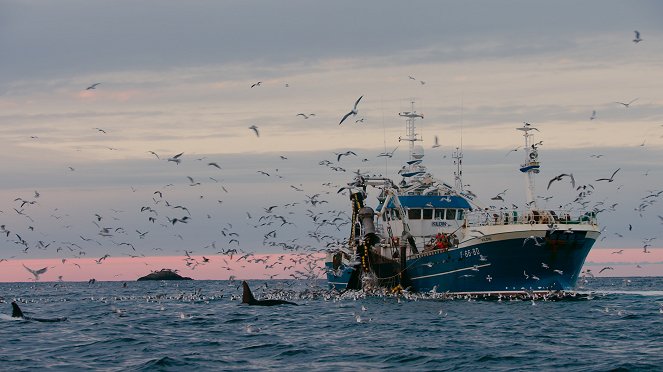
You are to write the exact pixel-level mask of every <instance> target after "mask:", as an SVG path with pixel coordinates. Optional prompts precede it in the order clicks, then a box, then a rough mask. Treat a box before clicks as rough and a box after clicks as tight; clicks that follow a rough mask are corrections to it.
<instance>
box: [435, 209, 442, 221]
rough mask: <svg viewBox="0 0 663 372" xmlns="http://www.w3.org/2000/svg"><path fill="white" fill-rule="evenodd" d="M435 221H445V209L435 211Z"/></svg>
mask: <svg viewBox="0 0 663 372" xmlns="http://www.w3.org/2000/svg"><path fill="white" fill-rule="evenodd" d="M435 219H436V220H443V219H444V209H436V210H435Z"/></svg>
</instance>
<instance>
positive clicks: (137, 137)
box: [0, 0, 663, 280]
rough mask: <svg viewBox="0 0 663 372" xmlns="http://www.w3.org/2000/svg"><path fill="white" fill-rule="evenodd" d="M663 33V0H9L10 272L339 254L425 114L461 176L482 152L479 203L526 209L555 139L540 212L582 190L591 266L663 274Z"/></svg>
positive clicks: (475, 183) (429, 159)
mask: <svg viewBox="0 0 663 372" xmlns="http://www.w3.org/2000/svg"><path fill="white" fill-rule="evenodd" d="M662 16H663V4H661V3H660V2H657V1H634V2H622V1H585V2H581V3H577V2H571V1H559V2H543V1H534V2H532V1H505V2H499V3H495V2H491V1H474V2H461V3H459V2H449V1H414V2H407V3H403V2H397V1H362V2H359V3H357V2H350V1H335V2H320V1H282V2H271V1H224V2H217V1H186V2H183V1H149V0H148V1H141V2H135V1H113V2H107V1H82V0H81V1H73V0H72V1H67V0H63V1H58V2H45V1H36V0H35V1H32V0H22V1H6V0H0V50H2V58H0V60H1V62H0V64H1V68H0V138H2V143H3V146H2V147H1V149H0V151H2V156H0V166H1V167H2V169H3V175H2V177H1V178H0V225H4V228H3V229H0V230H2V231H9V233H8V234H7V235H6V237H2V238H0V248H1V249H0V259H6V260H8V261H1V262H0V268H2V267H3V265H9V264H10V263H12V265H14V266H12V267H22V264H23V263H26V265H27V266H29V267H33V268H36V267H38V266H39V265H40V264H41V262H40V261H30V260H52V261H49V262H53V264H54V265H55V264H57V262H59V261H60V262H61V259H63V258H65V259H68V260H70V262H73V260H83V259H87V260H93V259H95V258H97V259H98V258H99V257H102V256H104V255H106V254H109V255H110V258H108V259H107V260H106V261H104V263H103V264H100V265H97V264H96V263H94V266H93V267H94V268H95V269H91V270H93V272H94V270H97V271H98V270H99V267H100V266H103V265H106V264H108V265H109V266H111V265H110V263H111V262H114V261H115V260H117V261H116V262H123V261H121V259H130V258H131V256H139V257H140V259H148V258H149V257H153V256H158V257H172V260H173V261H172V264H173V265H176V264H179V263H181V258H182V257H184V256H185V255H186V254H187V252H188V253H189V254H192V255H196V256H201V255H206V256H213V255H223V254H224V252H226V253H227V252H228V250H234V249H236V250H238V251H239V253H240V254H241V253H242V252H241V251H244V252H255V253H257V254H268V253H271V254H281V253H286V254H295V253H302V252H306V253H308V252H314V251H315V252H321V251H324V249H325V248H327V247H328V245H332V246H333V245H334V244H338V243H339V242H340V241H342V240H343V239H345V238H346V236H347V233H348V232H347V225H343V222H342V220H337V221H338V222H335V223H334V224H324V225H323V226H317V225H316V222H315V221H313V220H312V216H316V221H321V220H324V219H327V220H328V221H332V220H334V219H335V218H336V217H339V216H340V217H342V218H343V217H345V218H346V219H347V211H348V210H349V205H348V200H347V196H345V195H343V194H337V193H336V191H337V190H338V188H339V187H340V186H341V185H344V184H345V183H347V182H349V181H351V179H352V177H353V173H352V172H353V171H356V170H357V169H361V170H362V171H365V172H368V173H370V174H382V175H387V176H392V177H393V176H395V172H396V171H397V170H398V169H399V168H400V166H401V164H403V162H404V161H405V160H406V159H407V150H406V146H405V144H404V143H399V142H398V137H399V136H403V135H405V131H404V122H403V120H401V118H399V117H398V115H397V114H398V112H401V111H405V110H409V108H410V102H411V101H413V100H414V101H416V109H417V111H418V112H420V113H423V114H424V116H425V119H424V120H421V121H419V127H418V132H419V133H420V134H421V135H422V137H423V139H424V142H423V146H424V148H425V151H426V158H425V162H426V164H427V166H428V168H429V170H430V171H431V172H432V173H433V174H435V175H436V176H437V177H438V178H441V179H442V180H445V181H446V182H447V183H450V184H452V183H453V171H454V169H455V168H454V166H453V163H452V159H451V154H452V152H453V151H454V150H455V149H456V147H461V146H462V151H463V155H464V159H463V164H464V168H463V175H464V179H463V181H464V183H466V184H469V185H470V186H468V188H470V189H471V190H472V191H473V192H474V193H476V194H477V195H479V198H478V200H477V202H478V203H480V204H481V205H484V206H489V205H495V206H497V207H500V206H503V205H501V204H496V202H494V201H492V200H490V198H491V197H492V196H494V195H496V194H497V193H500V192H502V191H504V190H506V189H508V191H507V192H506V194H505V199H506V204H505V205H510V204H516V205H522V204H523V203H524V200H525V196H524V194H525V185H524V179H523V176H522V175H521V174H520V173H519V172H518V170H517V169H518V166H519V164H520V162H521V161H522V159H523V153H522V151H515V152H510V150H512V149H515V148H516V147H518V146H519V145H521V143H522V137H521V136H520V134H519V132H517V131H516V130H514V129H515V128H516V127H518V126H521V125H522V123H523V122H529V123H532V124H533V125H535V126H536V127H537V128H538V129H539V132H537V133H536V137H535V139H536V140H537V141H543V145H542V146H541V147H540V150H539V153H540V159H541V161H542V171H541V173H540V174H539V176H538V178H537V194H538V195H540V196H542V197H547V196H551V197H552V199H549V200H548V201H546V202H543V199H541V200H540V204H541V205H542V206H545V207H546V208H557V207H559V206H564V207H565V208H574V209H579V208H581V206H579V205H578V204H577V203H573V200H574V199H575V198H576V197H577V196H578V192H579V191H576V190H572V189H571V187H569V186H568V185H567V184H564V183H563V182H559V183H554V184H552V185H551V186H550V189H547V188H546V186H547V185H548V181H549V180H550V179H551V178H553V177H555V176H557V175H558V174H560V173H573V174H574V175H575V178H576V181H577V182H578V184H579V185H588V184H592V186H593V187H594V190H593V193H592V195H590V196H589V197H587V198H586V200H587V201H589V203H588V204H587V205H586V208H587V209H591V208H597V209H599V210H600V209H604V211H602V212H601V213H599V222H600V224H601V225H602V226H603V227H605V230H604V231H603V232H602V235H601V238H600V241H598V242H597V243H596V245H595V248H594V250H593V252H592V254H590V257H589V258H588V263H592V262H593V263H597V264H599V266H600V265H601V264H604V263H608V264H610V265H613V266H619V267H620V268H621V269H620V270H615V271H619V274H620V275H640V273H642V272H643V271H642V269H644V271H646V272H647V275H663V268H662V267H661V266H660V265H658V264H656V262H661V261H663V259H661V256H660V252H661V251H663V250H661V247H663V243H661V242H662V239H663V236H661V227H662V225H661V224H662V223H663V217H659V216H663V208H662V207H661V205H662V204H661V197H660V196H650V195H656V193H657V192H659V191H661V190H663V165H662V163H661V162H660V159H661V158H662V155H663V88H661V87H660V83H659V82H660V81H663V68H661V67H660V61H661V60H662V59H663V22H661V17H662ZM634 30H638V31H639V32H640V36H641V38H642V41H641V42H639V43H635V42H633V39H634V38H635V33H634ZM411 77H412V78H413V79H412V78H411ZM257 82H260V85H257V86H254V87H253V88H251V86H252V85H254V84H256V83H257ZM94 83H100V84H99V85H97V86H96V88H95V89H89V90H88V89H86V88H87V87H89V86H91V85H92V84H94ZM360 96H363V98H362V101H361V103H360V105H359V113H358V115H357V116H356V117H351V118H350V119H348V121H346V122H344V123H343V124H342V125H338V122H339V121H340V118H341V117H342V116H343V115H344V114H345V113H347V112H348V111H349V110H350V109H351V108H352V105H353V103H354V102H355V101H356V100H357V98H358V97H360ZM633 100H635V101H633ZM631 101H633V102H632V103H631V104H630V106H629V107H626V106H624V105H621V104H619V103H617V102H623V103H628V102H631ZM594 111H595V112H596V113H595V114H593V112H594ZM299 113H303V114H306V115H307V116H309V118H308V119H305V118H304V116H301V115H300V116H297V114H299ZM310 114H315V115H314V116H311V115H310ZM360 119H363V121H361V122H356V120H360ZM252 125H255V126H257V127H258V131H259V134H260V135H259V136H256V135H255V133H254V132H253V131H252V130H251V129H249V127H250V126H252ZM435 136H438V138H439V141H440V145H441V146H440V147H438V148H432V147H431V146H432V144H433V138H434V137H435ZM395 148H397V150H396V152H395V155H394V157H393V158H392V159H386V160H385V159H384V158H378V157H377V155H378V154H380V153H381V152H384V151H391V150H394V149H395ZM348 150H352V151H354V152H355V153H356V154H357V156H347V157H343V158H341V160H340V161H337V155H336V153H341V152H345V151H348ZM150 151H152V152H154V154H156V155H154V154H153V153H150ZM179 153H183V155H181V156H180V157H179V158H178V160H181V162H180V163H179V164H178V163H176V162H173V161H167V159H168V158H172V157H173V156H175V155H176V154H179ZM157 156H158V158H157ZM323 160H329V161H331V162H332V163H334V164H333V165H332V166H334V167H337V168H336V170H334V169H332V168H331V167H330V166H324V165H320V162H321V161H323ZM209 163H214V164H216V165H218V167H219V168H217V167H216V166H214V165H209ZM617 169H619V171H618V172H617V174H616V175H615V177H614V182H606V181H599V182H596V181H595V180H596V179H598V178H604V177H609V176H610V175H611V174H612V173H613V172H614V171H615V170H617ZM259 171H262V172H264V173H260V172H259ZM188 177H191V179H189V178H188ZM300 190H301V191H300ZM316 194H319V195H318V196H315V195H316ZM37 195H38V196H37ZM19 198H20V199H19ZM17 199H18V200H17ZM373 202H374V203H375V200H374V199H373ZM613 205H614V206H613ZM272 206H274V208H272V209H269V207H272ZM144 207H149V208H151V210H150V209H143V210H142V211H141V209H142V208H144ZM176 207H179V208H176ZM182 207H183V208H182ZM184 208H186V209H184ZM343 213H346V214H343ZM275 216H280V217H281V218H282V219H281V218H277V217H275ZM149 217H153V218H154V221H151V220H149ZM184 217H188V219H184V220H185V222H176V223H175V224H173V223H172V222H170V221H172V220H173V219H175V218H177V219H178V221H181V220H182V219H183V218H184ZM104 228H105V229H106V230H103V229H104ZM272 231H273V232H272ZM100 233H101V235H100ZM16 234H18V236H20V238H18V237H17V235H16ZM321 236H322V237H323V238H322V239H321V240H320V237H321ZM316 237H317V238H318V239H316ZM233 239H235V240H234V241H233ZM21 240H23V241H25V244H23V243H22V242H21ZM645 245H648V250H650V251H653V252H654V253H652V254H649V255H648V254H646V253H644V252H643V246H645ZM26 248H27V249H26ZM622 248H624V249H629V250H628V251H627V252H632V254H628V255H625V254H612V252H615V251H618V250H619V249H622ZM240 250H241V251H240ZM636 253H639V254H636ZM143 256H146V257H147V258H145V257H143ZM654 256H656V258H655V259H654ZM160 259H161V258H159V259H158V260H160ZM158 260H157V261H155V263H154V265H156V266H158V265H160V264H161V262H162V261H158ZM221 261H222V259H221V258H220V256H219V257H216V256H215V257H214V259H213V261H212V264H213V265H212V266H214V265H216V266H217V267H219V265H220V262H221ZM178 262H179V263H178ZM28 263H31V264H32V265H33V266H30V265H28ZM19 264H21V265H19ZM17 265H18V266H17ZM48 265H50V263H49V264H48ZM63 265H64V264H63ZM637 265H640V266H641V268H638V267H637ZM645 266H646V267H645ZM8 267H9V266H7V267H6V270H5V271H6V272H9V271H8V270H9V269H8ZM178 267H179V266H178ZM200 269H201V267H199V268H198V269H197V270H200ZM72 270H73V269H72ZM183 270H185V271H186V272H193V271H194V270H190V268H189V267H184V268H183ZM256 270H257V269H256ZM56 271H57V270H54V269H53V270H52V278H51V280H55V279H56ZM594 271H595V272H596V270H594ZM57 274H59V275H63V276H64V278H65V279H67V277H71V278H73V277H74V276H75V275H77V274H74V271H71V272H67V271H66V270H65V271H60V272H58V273H57ZM226 274H227V273H224V274H223V275H224V276H225V275H226ZM108 275H110V274H108ZM256 275H267V274H265V273H264V272H262V271H260V272H258V273H257V274H256ZM189 276H192V275H189ZM30 277H31V274H30V273H28V272H27V271H25V270H24V272H23V273H21V274H18V273H17V274H16V276H11V277H10V278H4V277H3V278H0V280H11V279H12V278H14V279H15V280H24V279H29V278H30ZM45 277H46V276H45ZM201 277H205V276H201Z"/></svg>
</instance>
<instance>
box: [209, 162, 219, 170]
mask: <svg viewBox="0 0 663 372" xmlns="http://www.w3.org/2000/svg"><path fill="white" fill-rule="evenodd" d="M207 165H210V166H212V167H215V168H219V169H221V167H220V166H219V164H217V163H215V162H212V163H207Z"/></svg>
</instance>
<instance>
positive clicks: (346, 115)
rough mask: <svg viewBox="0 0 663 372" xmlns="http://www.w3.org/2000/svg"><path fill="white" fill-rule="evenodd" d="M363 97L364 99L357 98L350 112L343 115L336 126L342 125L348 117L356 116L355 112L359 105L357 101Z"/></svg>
mask: <svg viewBox="0 0 663 372" xmlns="http://www.w3.org/2000/svg"><path fill="white" fill-rule="evenodd" d="M363 97H364V96H361V97H359V98H358V99H357V101H356V102H355V105H354V106H353V107H352V111H350V112H348V113H347V114H345V116H343V119H341V121H340V122H339V123H338V125H341V124H343V122H344V121H345V119H347V118H348V116H350V115H352V116H356V115H357V112H358V111H357V105H358V104H359V101H361V99H362V98H363Z"/></svg>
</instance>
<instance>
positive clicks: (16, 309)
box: [12, 301, 24, 318]
mask: <svg viewBox="0 0 663 372" xmlns="http://www.w3.org/2000/svg"><path fill="white" fill-rule="evenodd" d="M12 318H24V316H23V312H22V311H21V308H20V307H18V304H17V303H16V301H12Z"/></svg>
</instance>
